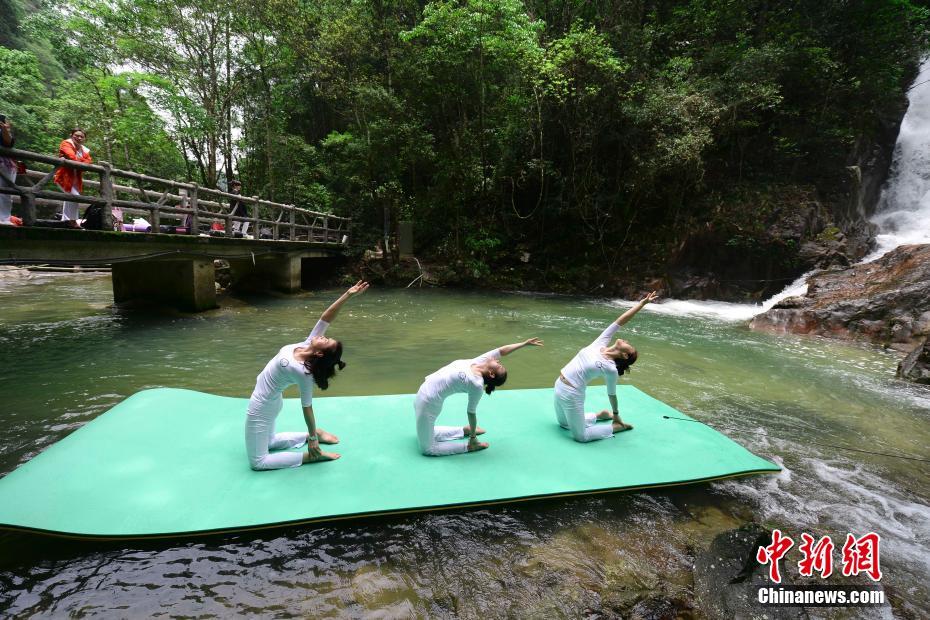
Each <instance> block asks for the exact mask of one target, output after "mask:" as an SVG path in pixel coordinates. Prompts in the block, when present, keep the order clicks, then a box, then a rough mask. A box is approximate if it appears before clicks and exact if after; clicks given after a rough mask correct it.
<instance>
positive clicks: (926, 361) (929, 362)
mask: <svg viewBox="0 0 930 620" xmlns="http://www.w3.org/2000/svg"><path fill="white" fill-rule="evenodd" d="M897 376H898V378H899V379H907V380H908V381H914V382H916V383H922V384H925V385H930V338H924V340H923V342H921V343H919V344H918V345H917V346H916V347H914V349H913V350H912V351H911V352H910V353H908V354H907V357H905V358H904V359H903V360H901V363H900V364H898V372H897Z"/></svg>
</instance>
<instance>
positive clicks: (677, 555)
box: [0, 275, 930, 618]
mask: <svg viewBox="0 0 930 620" xmlns="http://www.w3.org/2000/svg"><path fill="white" fill-rule="evenodd" d="M109 287H110V285H109V278H108V277H107V276H101V275H77V276H75V275H65V276H61V275H56V276H38V277H34V278H32V279H29V280H25V279H23V280H17V279H11V278H6V279H3V280H0V299H2V300H3V311H2V312H0V368H2V369H3V371H2V373H0V399H2V408H0V420H2V423H3V428H4V433H3V435H2V440H0V475H3V474H6V473H8V472H10V471H12V470H13V469H15V468H16V467H17V466H18V465H20V464H21V463H24V462H26V461H28V460H29V459H30V458H31V457H32V456H34V455H35V454H37V453H38V452H40V451H41V450H43V449H44V448H46V447H48V446H49V445H51V444H53V443H55V442H56V441H58V440H59V439H61V438H62V437H64V436H65V435H67V434H68V433H70V432H71V431H73V430H74V429H76V428H78V427H80V426H81V425H83V424H85V423H87V422H89V421H90V420H92V419H93V418H94V417H96V416H97V415H99V414H100V413H102V412H103V411H106V410H107V409H108V408H109V407H111V406H113V405H114V404H116V403H118V402H120V401H121V400H122V399H124V398H126V397H127V396H129V395H130V394H132V393H134V392H136V391H138V390H141V389H144V388H150V387H158V386H170V387H183V388H189V389H195V390H201V391H205V392H211V393H214V394H223V395H229V396H238V397H247V396H248V395H249V393H250V392H251V389H252V387H253V385H254V379H255V375H256V373H257V372H258V371H259V370H260V369H261V368H262V366H263V365H264V363H265V362H266V361H267V359H268V358H269V357H271V356H272V355H273V354H274V353H275V352H276V350H277V348H278V347H279V346H280V345H281V344H282V343H286V342H294V341H297V340H300V339H302V338H303V337H305V335H306V333H307V332H308V330H309V329H310V327H311V326H312V325H313V323H314V321H315V319H316V318H317V317H318V316H319V314H320V312H321V311H322V310H323V309H324V308H325V306H326V305H327V304H328V303H329V302H330V301H331V300H332V299H333V298H334V296H335V295H336V294H337V292H336V291H322V292H317V293H305V294H302V295H299V296H295V297H280V298H275V297H257V298H246V299H236V298H226V299H224V300H223V308H222V309H220V310H216V311H213V312H208V313H204V314H200V315H196V316H188V315H166V314H156V313H153V314H139V313H132V314H129V313H124V312H121V311H119V310H116V309H113V308H111V307H110V305H109V304H110V303H111V300H112V297H111V293H110V288H109ZM350 304H351V305H348V306H346V308H345V309H344V310H343V312H342V314H341V315H340V317H339V319H338V321H337V323H336V324H335V325H334V327H333V329H332V334H333V335H334V336H335V337H339V338H341V339H343V340H344V342H345V346H346V354H345V356H346V359H347V360H348V362H349V367H348V368H347V369H346V372H345V374H344V375H343V376H341V377H339V378H337V379H336V380H335V381H334V382H333V385H332V388H331V389H330V390H329V392H327V395H333V396H339V395H353V394H379V393H409V392H413V391H415V390H416V388H417V387H418V385H419V381H420V379H421V378H422V377H423V376H424V375H426V374H427V373H429V372H431V371H432V370H434V369H435V368H437V367H438V366H440V365H442V364H443V363H445V362H447V361H449V359H451V358H452V357H464V356H467V355H470V354H473V353H480V352H482V351H485V350H487V349H489V348H490V347H491V346H494V345H498V344H503V343H506V342H512V341H515V340H518V339H521V338H526V337H529V336H539V337H541V338H544V339H545V341H546V347H545V348H544V349H542V350H538V351H533V352H531V353H525V354H523V353H518V354H516V355H514V356H513V357H512V358H508V362H509V363H508V368H509V369H510V379H509V381H508V384H507V388H529V387H549V386H550V385H551V383H552V377H554V376H555V374H556V373H557V372H558V369H559V368H560V367H561V365H562V364H563V363H564V362H565V361H566V360H567V359H569V358H570V357H571V355H573V354H574V352H575V351H576V350H577V349H578V348H579V347H580V346H582V345H583V344H586V343H587V342H589V341H590V340H591V339H592V338H593V337H594V336H595V335H596V334H597V332H598V331H599V330H600V329H601V328H602V327H603V325H604V324H606V322H608V321H610V320H612V319H613V318H615V316H616V315H617V314H618V313H619V312H620V311H622V308H621V307H620V306H619V305H618V304H615V303H611V302H608V301H597V300H584V299H577V298H569V297H554V296H536V295H523V294H510V295H508V294H494V295H491V294H466V293H453V292H447V291H433V290H425V289H421V290H409V291H398V290H375V289H372V290H370V291H369V292H368V293H366V294H365V295H364V296H363V297H361V298H359V299H357V300H353V302H350ZM627 334H628V338H629V340H630V341H631V342H633V343H634V344H635V345H636V346H637V347H638V348H639V350H640V360H639V362H638V363H637V365H636V366H635V367H634V369H633V373H632V374H631V375H628V378H629V379H630V380H631V381H632V383H633V384H634V385H636V386H637V387H639V388H640V389H643V390H644V391H646V392H648V393H650V394H652V395H653V396H655V397H657V398H660V399H662V400H664V401H666V402H668V403H669V404H671V405H672V406H674V407H676V408H678V409H680V410H682V411H684V412H686V413H688V414H689V415H692V416H694V417H696V418H698V419H700V420H703V421H706V422H709V423H711V424H713V425H716V426H718V427H720V428H724V427H725V432H727V434H729V435H730V436H731V437H733V438H734V439H736V440H737V441H739V442H740V443H742V444H743V445H745V446H746V447H748V448H749V449H751V450H752V451H754V452H756V453H757V454H760V455H761V456H764V457H767V458H770V459H772V460H775V461H777V462H779V463H780V464H782V465H783V466H784V468H785V471H784V472H783V473H782V474H780V475H778V476H769V477H755V478H744V479H737V480H732V481H725V482H719V483H713V484H709V485H697V486H692V487H686V488H679V489H671V490H664V491H653V492H647V493H628V494H617V495H612V496H607V497H592V498H582V499H574V500H560V501H548V502H533V503H529V504H521V505H517V506H512V507H502V508H497V509H493V510H481V511H467V512H450V513H436V514H425V515H418V516H409V517H403V518H396V519H391V520H388V521H366V522H359V523H348V524H340V525H338V526H332V527H304V528H291V529H285V530H278V531H274V532H272V533H265V534H262V535H250V536H224V537H214V538H208V539H203V540H194V541H178V542H175V543H158V544H156V543H121V544H108V545H101V544H94V545H91V544H86V543H72V542H62V541H52V540H45V539H40V538H34V537H26V536H22V535H13V534H2V535H0V615H13V616H18V615H30V614H42V615H50V616H65V615H76V616H84V615H100V616H108V617H113V616H122V617H125V616H128V617H139V616H158V615H164V616H195V615H196V616H207V617H209V616H211V615H212V616H218V617H225V616H229V615H231V614H241V615H245V614H248V615H256V616H262V617H290V616H302V617H321V616H362V617H410V616H452V615H456V616H463V617H497V616H507V615H509V616H514V617H547V618H548V617H577V616H581V615H586V614H587V615H591V614H594V615H597V614H600V615H607V616H610V615H611V614H616V613H620V612H621V611H622V612H624V613H628V612H629V610H630V609H633V610H638V611H639V612H641V613H644V614H645V615H647V616H648V613H647V612H650V610H651V613H653V615H654V616H655V617H661V610H662V609H663V607H662V604H663V601H675V600H688V599H689V597H690V593H691V590H692V587H693V582H692V574H691V569H692V563H693V560H694V557H695V554H698V553H700V552H701V551H702V550H703V549H706V548H707V546H708V545H709V543H710V541H711V540H712V538H713V537H714V536H715V535H716V534H718V533H720V532H723V531H725V530H728V529H732V528H734V527H738V526H739V525H741V524H743V523H745V522H747V521H750V520H756V521H760V522H762V523H764V524H766V525H769V526H778V527H781V528H782V529H783V530H785V531H788V532H793V533H794V535H795V536H797V535H798V534H799V533H800V532H802V531H808V532H812V533H817V534H818V535H824V534H830V535H832V536H833V539H834V541H837V540H842V539H843V538H844V537H845V534H846V532H849V531H851V532H855V533H858V534H863V533H865V532H867V531H872V530H874V531H877V532H879V533H881V535H882V556H881V561H882V567H883V570H884V573H885V578H884V579H883V584H884V585H885V586H886V589H887V591H888V595H889V597H890V598H891V599H892V603H893V609H894V610H895V611H896V613H897V614H898V615H904V616H907V615H910V616H911V617H919V616H921V615H922V614H923V613H924V612H925V610H926V609H928V608H930V589H928V586H927V584H926V578H927V575H928V574H930V509H928V503H930V483H928V476H927V474H928V470H930V467H928V465H927V464H925V463H919V462H912V461H903V460H897V459H890V458H886V457H880V456H873V455H868V454H861V453H856V452H848V451H843V450H837V449H835V448H830V447H825V446H823V445H820V444H836V445H847V446H854V447H858V448H862V449H869V450H874V451H881V452H894V453H903V454H909V455H914V456H920V457H923V458H927V457H928V456H930V454H928V448H927V447H928V445H930V424H928V421H930V391H928V390H927V389H926V388H919V387H916V386H911V385H908V384H905V383H902V382H898V381H896V380H895V379H894V367H895V364H896V363H897V358H896V357H895V356H894V355H892V354H889V353H885V352H883V351H881V350H877V349H875V348H870V347H860V346H852V345H843V344H838V343H834V342H830V341H826V340H820V339H810V338H795V337H791V336H771V335H767V334H757V333H752V332H750V331H748V330H747V329H746V328H745V326H744V325H742V324H741V323H726V322H719V321H715V320H713V319H709V318H700V317H688V316H681V315H676V314H674V313H671V314H669V313H667V312H666V313H650V312H643V313H641V314H640V315H639V316H638V317H637V318H636V320H635V321H634V322H633V323H630V324H629V325H628V326H627ZM288 395H289V396H290V395H292V394H288ZM592 395H594V397H595V398H600V397H602V395H601V394H600V392H599V391H598V390H597V389H595V390H594V391H593V392H592ZM324 402H325V401H321V405H320V408H321V410H323V408H324V405H323V403H324ZM486 422H487V424H488V425H492V424H493V421H492V420H487V421H486ZM412 432H413V425H412V421H411V433H412ZM491 449H494V448H493V446H492V448H491ZM636 605H639V606H638V607H637V606H636ZM657 610H658V611H657ZM890 613H891V612H890V611H889V610H888V609H887V608H886V609H882V610H876V609H870V610H861V611H858V612H857V611H849V612H847V613H846V615H844V616H842V617H890ZM656 614H658V615H656ZM831 614H833V612H831V611H830V610H825V611H822V612H820V613H819V615H816V614H815V616H816V617H834V616H833V615H831Z"/></svg>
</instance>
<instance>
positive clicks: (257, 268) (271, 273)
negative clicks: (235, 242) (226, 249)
mask: <svg viewBox="0 0 930 620" xmlns="http://www.w3.org/2000/svg"><path fill="white" fill-rule="evenodd" d="M302 262H303V261H302V257H301V256H300V255H281V256H274V257H258V258H257V259H256V260H255V261H252V260H251V259H248V258H247V259H235V260H232V259H230V260H229V266H230V268H231V269H232V271H233V281H234V286H235V288H237V289H240V290H251V291H263V290H273V291H280V292H282V293H299V292H300V290H301V285H300V284H301V271H302Z"/></svg>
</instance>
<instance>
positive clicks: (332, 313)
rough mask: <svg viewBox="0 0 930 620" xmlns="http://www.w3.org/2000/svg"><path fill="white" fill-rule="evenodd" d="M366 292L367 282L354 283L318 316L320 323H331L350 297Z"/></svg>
mask: <svg viewBox="0 0 930 620" xmlns="http://www.w3.org/2000/svg"><path fill="white" fill-rule="evenodd" d="M366 290H368V282H365V281H364V280H359V281H358V282H356V283H355V285H354V286H352V287H351V288H349V290H347V291H346V292H345V293H343V294H342V295H340V296H339V299H337V300H336V301H334V302H333V303H332V305H331V306H330V307H329V308H327V309H326V311H325V312H324V313H323V314H321V315H320V320H321V321H326V322H327V323H332V322H333V321H334V320H335V319H336V315H337V314H339V309H340V308H342V304H344V303H345V302H347V301H348V300H349V298H350V297H354V296H356V295H360V294H361V293H364V292H365V291H366Z"/></svg>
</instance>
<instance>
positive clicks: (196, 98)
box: [0, 0, 930, 277]
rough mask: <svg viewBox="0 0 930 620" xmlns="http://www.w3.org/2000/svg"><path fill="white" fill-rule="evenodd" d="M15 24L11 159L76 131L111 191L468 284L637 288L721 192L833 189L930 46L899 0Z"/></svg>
mask: <svg viewBox="0 0 930 620" xmlns="http://www.w3.org/2000/svg"><path fill="white" fill-rule="evenodd" d="M22 1H23V0H14V2H13V3H12V4H11V5H10V6H11V7H12V8H9V7H7V9H5V10H9V11H12V13H11V14H15V16H16V19H10V20H9V21H8V22H7V23H6V24H5V25H4V27H5V28H7V30H5V31H2V32H0V36H3V42H4V45H5V46H7V47H8V48H17V49H4V50H2V51H0V54H2V55H0V70H2V72H3V74H4V76H5V78H9V77H11V76H12V77H13V78H14V81H13V82H10V81H9V80H5V81H4V84H3V86H2V87H0V108H2V109H3V110H6V111H7V113H8V115H9V116H11V117H12V118H14V119H15V121H16V123H17V127H18V132H19V135H20V137H21V143H20V144H21V146H28V147H30V148H35V149H38V150H45V151H49V150H52V149H54V145H55V144H56V143H57V140H59V139H60V138H61V137H63V136H64V135H65V132H66V130H67V129H68V128H69V126H70V125H72V124H81V125H86V126H87V129H88V131H89V141H88V143H89V145H90V146H91V147H92V148H94V147H95V146H96V152H97V153H98V156H100V157H106V158H108V159H110V160H111V161H113V162H114V163H115V164H117V165H119V166H125V167H131V168H135V169H141V170H144V171H146V172H149V173H153V174H160V175H168V176H184V175H185V174H187V175H188V176H190V177H192V178H195V179H196V180H198V181H200V182H202V183H205V184H208V185H211V186H215V185H217V184H219V185H222V184H223V182H224V181H223V179H224V178H227V177H228V176H229V175H230V174H236V175H237V176H241V177H242V178H243V180H244V184H245V192H246V193H248V194H258V195H262V196H264V197H267V198H271V199H274V200H278V201H287V202H295V203H298V204H301V205H304V206H307V207H310V208H318V209H332V210H334V211H336V212H338V213H340V214H345V215H349V216H352V217H353V218H355V220H356V221H357V222H358V223H359V226H358V233H357V235H356V238H357V239H360V240H362V241H365V242H373V241H374V240H375V239H377V238H378V237H380V236H381V234H382V233H383V231H384V230H385V229H387V230H392V229H393V227H394V226H395V225H396V222H397V221H398V220H403V219H412V220H414V221H415V222H416V225H417V228H416V231H417V239H418V247H419V250H420V251H422V252H424V253H427V254H429V253H434V254H443V255H444V256H446V257H451V258H455V259H460V260H462V261H464V262H465V264H466V265H467V267H468V269H467V271H468V272H469V273H470V274H471V275H472V276H476V277H482V276H484V275H487V274H489V273H492V272H494V271H495V269H496V268H497V267H499V266H502V265H507V264H511V263H512V264H519V263H518V261H519V256H520V255H521V254H523V253H524V252H529V253H530V254H531V255H532V256H534V259H533V263H534V264H535V265H537V266H538V267H539V268H540V269H542V270H543V271H546V270H558V269H559V268H560V266H562V265H564V263H566V262H568V260H567V259H569V258H570V259H571V261H572V262H574V263H580V264H587V265H593V266H597V267H599V268H601V269H607V270H616V269H618V268H621V267H629V266H630V265H632V264H635V263H636V262H637V261H638V260H645V258H644V257H642V256H641V255H640V254H641V252H642V251H643V249H644V248H655V247H659V246H661V243H664V242H670V241H673V240H674V239H675V237H676V234H677V233H676V231H678V230H679V229H682V228H684V227H686V226H687V225H688V224H689V223H690V222H693V221H701V220H703V219H706V218H707V217H708V215H707V213H705V212H704V210H705V209H707V208H708V207H706V206H704V205H707V204H708V201H706V200H704V199H703V197H705V196H707V195H709V193H710V192H718V193H719V192H720V191H722V190H725V189H726V188H729V187H733V186H737V185H740V184H771V183H798V184H812V185H815V186H816V185H818V184H829V180H830V179H831V178H833V177H835V176H836V175H837V174H838V171H842V170H843V168H844V167H845V165H846V164H847V163H848V160H849V159H850V157H851V156H852V154H853V153H855V152H856V151H857V149H860V148H861V145H862V144H863V143H867V142H868V141H869V140H870V139H871V138H872V137H873V136H874V135H875V133H876V132H877V130H878V127H879V123H880V121H881V117H882V115H883V114H884V113H885V111H887V110H888V109H889V108H893V107H894V106H895V104H896V103H897V102H899V101H900V98H901V96H902V93H903V91H904V89H905V88H906V85H907V82H908V80H909V79H910V78H911V77H912V75H913V70H914V67H915V65H916V62H917V60H918V58H919V56H920V54H921V50H922V49H925V46H926V43H927V28H928V24H930V13H928V11H927V9H926V7H925V3H919V2H914V1H908V0H858V1H854V2H848V1H846V0H789V1H786V2H779V3H771V2H768V1H767V0H744V1H740V2H735V1H732V0H690V1H684V0H681V1H665V2H656V1H648V0H596V1H593V2H591V1H587V0H566V1H563V2H549V1H542V0H497V1H491V0H436V1H433V2H419V1H413V0H371V1H362V0H299V1H296V2H295V1H294V0H267V1H264V0H263V1H260V0H250V1H249V2H245V3H232V2H230V1H229V0H111V1H104V0H62V2H64V3H65V4H66V8H67V11H64V12H59V11H57V10H56V8H57V7H54V6H49V7H46V8H45V9H44V10H43V9H40V8H37V7H26V6H24V5H21V4H18V3H20V2H22ZM26 14H28V15H29V17H28V19H27V18H26V17H24V16H25V15H26ZM62 15H64V16H66V17H62ZM51 49H54V50H55V55H54V62H51V61H48V60H46V59H44V56H43V55H47V54H48V53H49V50H51ZM43 67H44V68H43ZM56 67H57V68H56ZM43 71H44V73H43ZM44 132H45V133H44ZM48 132H51V133H48ZM101 153H105V155H100V154H101ZM644 240H648V241H649V242H650V243H644ZM653 241H655V242H659V243H658V244H655V243H651V242H653ZM634 255H635V256H636V258H634Z"/></svg>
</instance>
